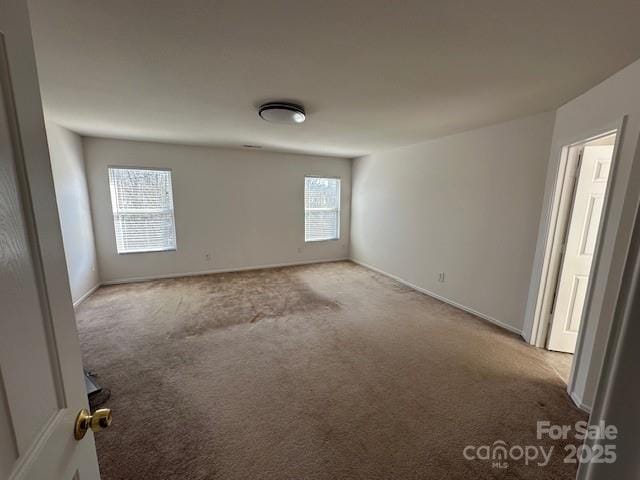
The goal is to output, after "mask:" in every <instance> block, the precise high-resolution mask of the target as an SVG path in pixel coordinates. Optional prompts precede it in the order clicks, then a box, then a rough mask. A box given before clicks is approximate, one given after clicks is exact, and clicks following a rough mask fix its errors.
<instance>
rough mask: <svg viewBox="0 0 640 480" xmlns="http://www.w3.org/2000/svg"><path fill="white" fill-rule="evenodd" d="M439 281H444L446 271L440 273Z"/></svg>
mask: <svg viewBox="0 0 640 480" xmlns="http://www.w3.org/2000/svg"><path fill="white" fill-rule="evenodd" d="M438 281H439V282H440V283H444V272H440V273H438Z"/></svg>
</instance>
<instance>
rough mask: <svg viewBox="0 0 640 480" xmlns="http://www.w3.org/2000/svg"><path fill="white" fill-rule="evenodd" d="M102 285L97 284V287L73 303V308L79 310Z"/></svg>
mask: <svg viewBox="0 0 640 480" xmlns="http://www.w3.org/2000/svg"><path fill="white" fill-rule="evenodd" d="M100 285H102V284H101V283H97V284H96V285H94V286H93V287H91V288H90V289H89V290H88V291H87V292H86V293H85V294H83V295H82V296H81V297H80V298H79V299H78V300H76V301H75V302H73V308H78V305H80V304H81V303H82V302H84V301H85V300H86V299H87V298H89V297H90V296H91V294H92V293H93V292H95V291H96V290H97V289H98V288H100Z"/></svg>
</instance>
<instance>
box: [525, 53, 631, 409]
mask: <svg viewBox="0 0 640 480" xmlns="http://www.w3.org/2000/svg"><path fill="white" fill-rule="evenodd" d="M625 115H626V122H625V126H624V129H623V131H622V136H621V144H620V148H619V154H618V158H617V159H616V164H615V165H614V170H613V173H612V179H611V183H610V187H609V188H610V189H611V193H610V201H609V205H608V206H607V207H606V210H605V216H606V218H607V220H606V224H605V229H604V231H603V232H602V236H601V239H600V252H599V253H597V254H596V255H597V258H596V259H595V261H594V265H593V267H592V268H593V275H592V279H591V282H592V289H591V291H592V295H591V297H590V298H588V299H587V302H588V305H587V306H586V310H588V312H589V313H588V315H587V316H586V317H585V318H583V326H582V331H581V336H580V337H579V339H578V345H577V350H576V355H575V361H574V369H575V371H574V374H573V377H572V382H571V384H570V385H569V390H570V392H571V394H572V395H573V396H574V398H575V400H576V401H578V402H579V403H581V404H582V405H583V406H584V407H586V408H591V407H592V405H593V402H594V399H595V393H596V388H597V384H598V378H599V376H600V371H601V369H602V361H603V357H604V351H605V347H606V342H607V338H608V334H609V330H610V328H611V324H612V319H613V311H614V308H615V304H616V301H617V297H618V291H619V286H620V281H621V278H622V269H623V265H624V261H625V258H626V255H627V249H628V245H629V239H630V232H631V226H632V224H633V218H634V214H635V211H636V209H637V206H638V198H639V196H640V159H638V135H639V134H640V61H637V62H635V63H633V64H631V65H629V66H628V67H626V68H624V69H623V70H621V71H620V72H618V73H617V74H615V75H613V76H612V77H610V78H608V79H607V80H605V81H604V82H602V83H601V84H599V85H597V86H596V87H594V88H592V89H591V90H589V91H588V92H586V93H584V94H583V95H581V96H579V97H578V98H576V99H574V100H572V101H571V102H569V103H567V104H566V105H564V106H562V107H561V108H560V109H558V111H557V115H556V123H555V127H554V131H553V140H552V148H551V156H550V160H549V170H548V173H547V180H546V187H545V189H546V193H545V204H544V208H543V212H544V215H543V218H544V217H545V216H546V215H547V213H548V211H549V208H550V204H551V201H552V191H553V188H554V185H555V182H556V175H557V173H558V164H559V161H560V153H561V150H562V147H563V146H565V145H568V144H571V143H574V142H577V141H580V140H583V139H585V138H588V137H589V136H592V135H595V134H597V133H600V132H602V131H603V129H607V128H610V127H611V126H612V125H615V124H617V123H618V122H619V121H620V119H621V118H622V117H623V116H625ZM547 230H548V223H547V222H545V221H543V222H542V223H541V226H540V230H539V233H538V243H537V249H536V265H541V263H542V257H543V255H544V248H545V238H546V233H547ZM540 275H541V272H540V270H539V269H538V268H536V269H535V270H534V272H533V276H532V281H531V290H530V293H529V302H528V308H527V318H526V326H525V333H528V332H529V331H530V330H531V326H532V324H533V310H534V307H535V295H536V294H537V290H538V286H539V284H540Z"/></svg>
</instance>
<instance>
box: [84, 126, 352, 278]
mask: <svg viewBox="0 0 640 480" xmlns="http://www.w3.org/2000/svg"><path fill="white" fill-rule="evenodd" d="M84 145H85V155H86V163H87V173H88V178H89V190H90V192H91V204H92V210H93V218H94V225H95V234H96V247H97V252H98V263H99V268H100V275H101V277H102V281H103V282H113V281H119V280H126V279H135V278H145V277H156V276H170V275H176V274H183V273H193V272H205V271H215V270H233V269H240V268H247V267H259V266H267V265H278V264H289V263H301V262H311V261H322V260H334V259H341V258H346V257H348V255H349V230H350V226H349V217H350V197H351V160H348V159H341V158H328V157H314V156H307V155H294V154H285V153H269V152H260V151H246V150H230V149H219V148H207V147H195V146H182V145H170V144H161V143H149V142H135V141H124V140H108V139H98V138H85V139H84ZM109 165H127V166H148V167H152V166H155V167H166V168H171V169H172V171H173V173H172V180H173V190H174V208H175V219H176V236H177V251H175V252H157V253H139V254H127V255H118V254H117V252H116V245H115V237H114V230H113V219H112V213H111V200H110V198H109V186H108V178H107V167H108V166H109ZM305 174H309V175H327V176H338V177H340V178H341V179H342V198H341V201H342V202H341V209H342V210H341V238H340V240H337V241H327V242H317V243H309V244H305V242H304V203H303V201H304V176H305ZM207 253H208V254H210V255H211V261H206V259H205V254H207Z"/></svg>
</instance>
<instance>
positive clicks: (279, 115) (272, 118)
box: [258, 102, 307, 125]
mask: <svg viewBox="0 0 640 480" xmlns="http://www.w3.org/2000/svg"><path fill="white" fill-rule="evenodd" d="M258 115H260V118H262V119H263V120H266V121H267V122H274V123H288V124H294V125H295V124H297V123H302V122H304V121H305V119H306V118H307V116H306V115H305V113H304V107H302V106H301V105H296V104H294V103H286V102H270V103H265V104H264V105H260V108H258Z"/></svg>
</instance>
